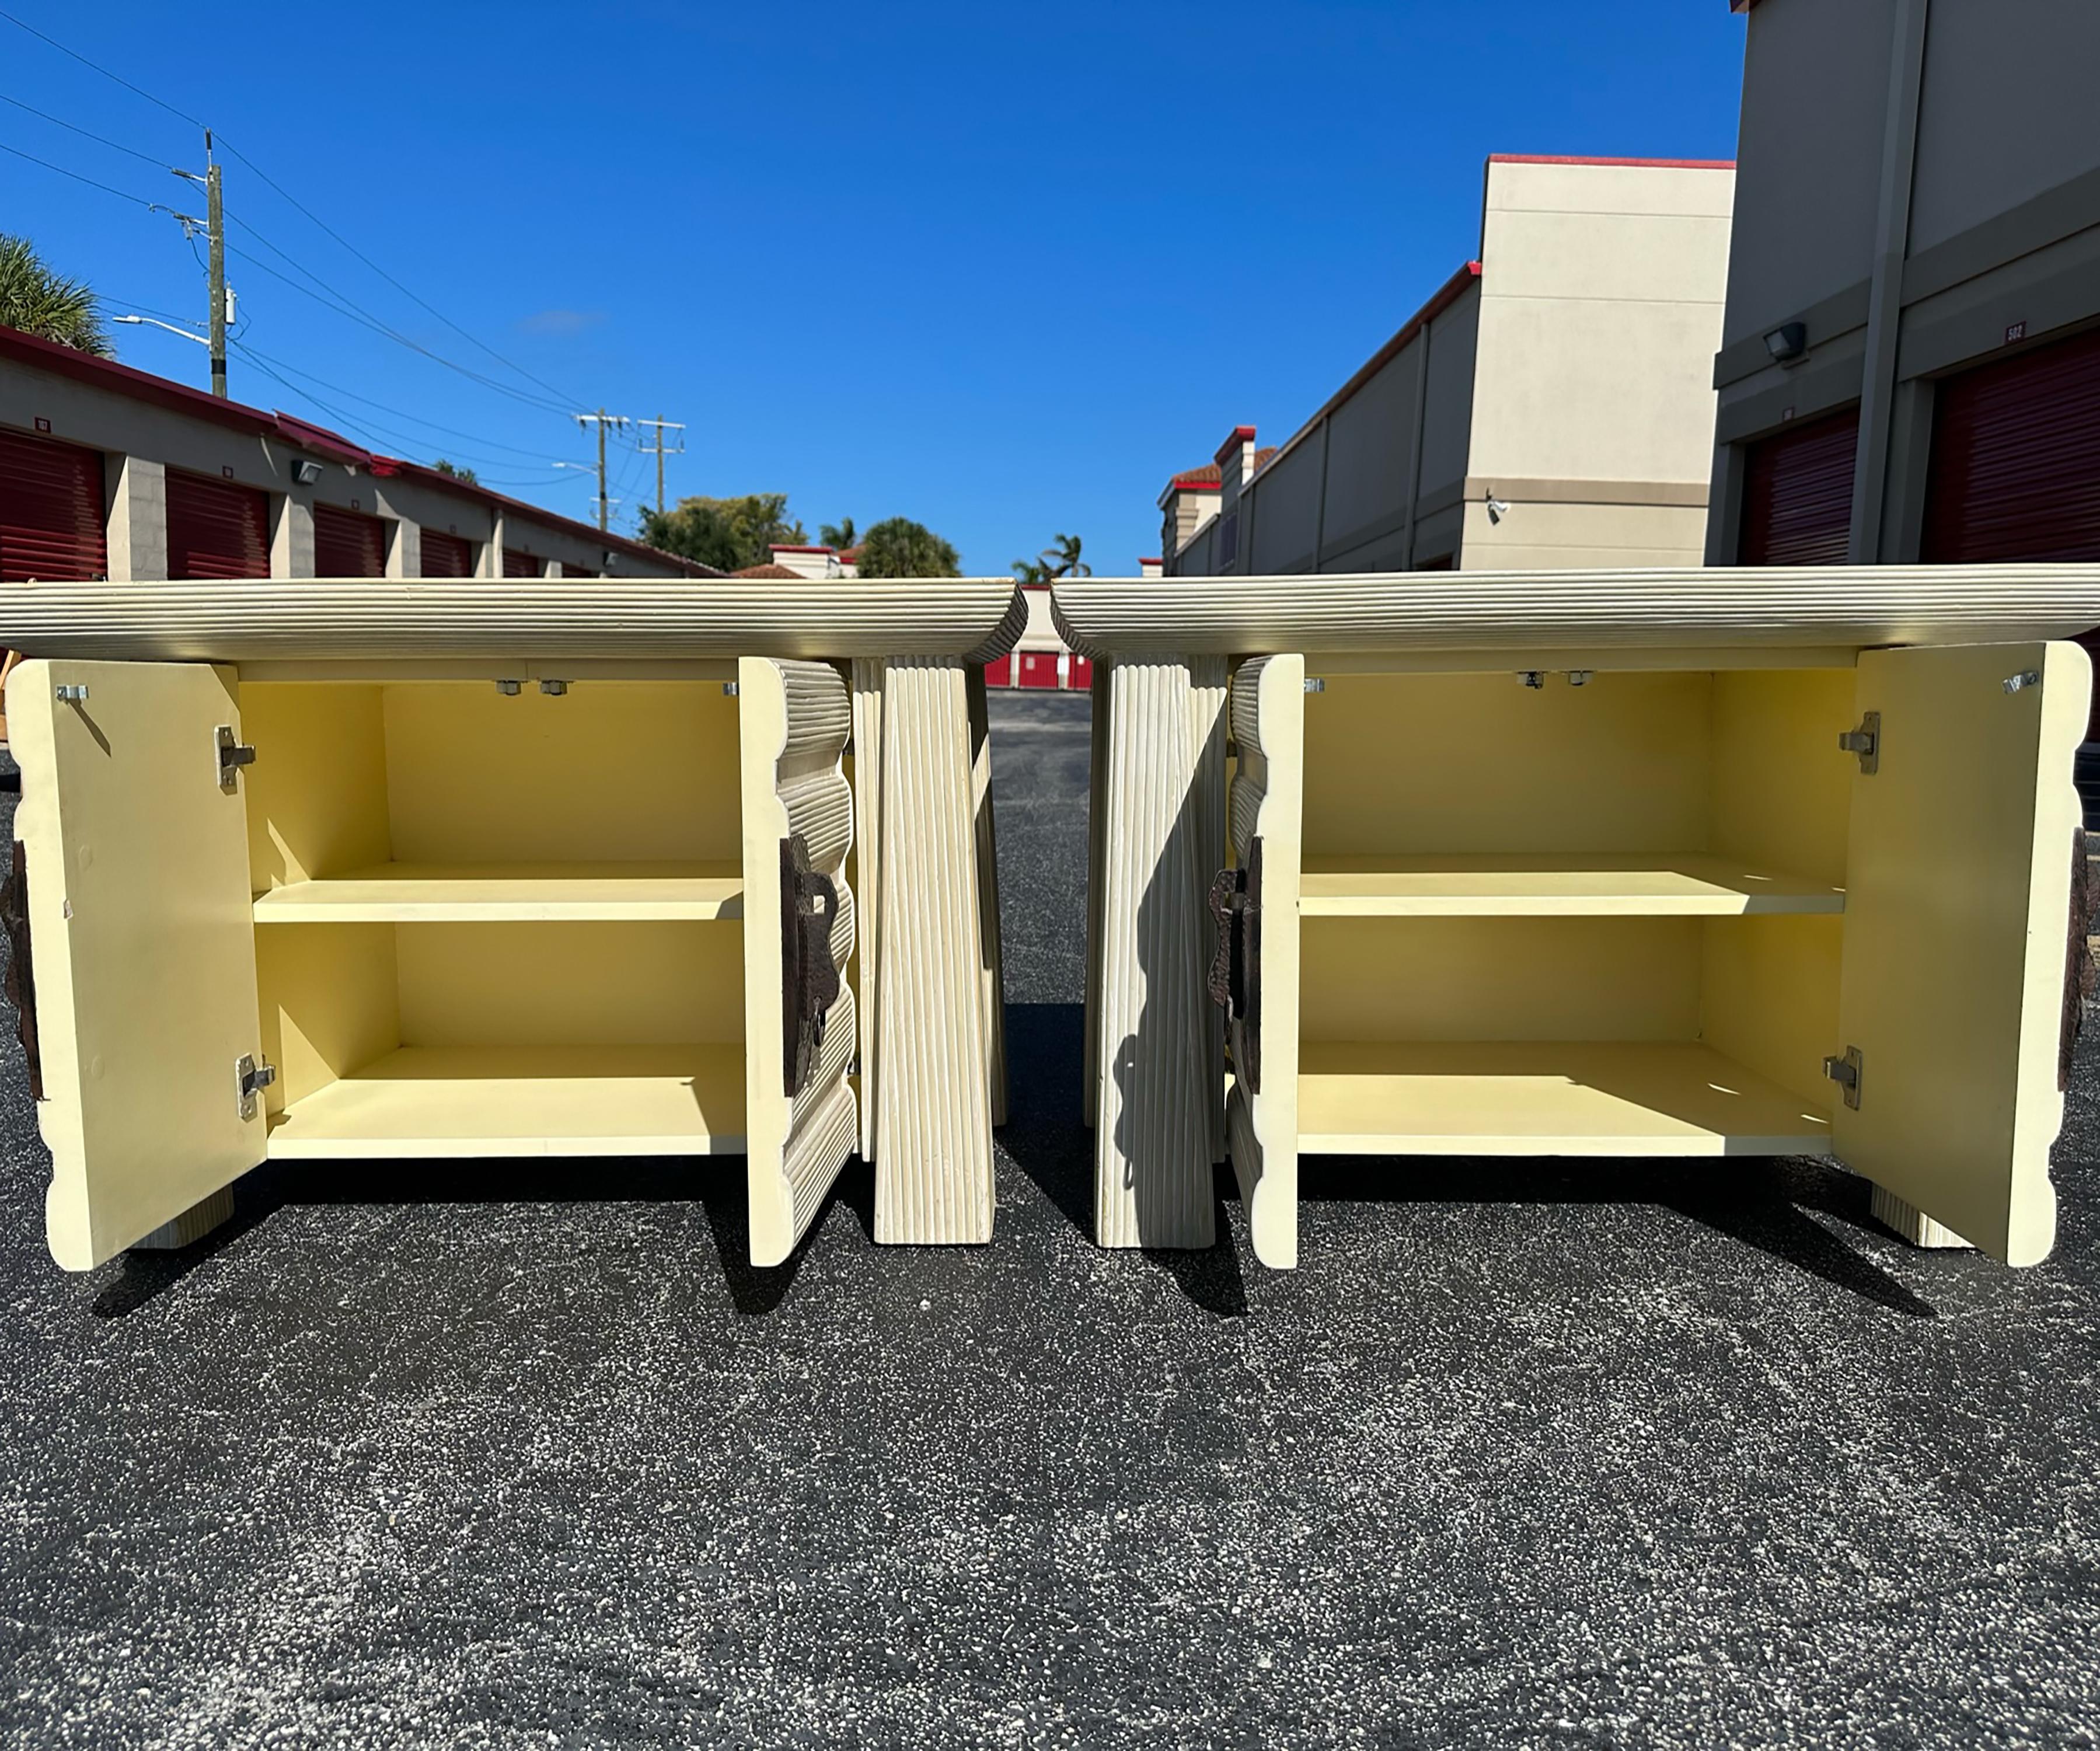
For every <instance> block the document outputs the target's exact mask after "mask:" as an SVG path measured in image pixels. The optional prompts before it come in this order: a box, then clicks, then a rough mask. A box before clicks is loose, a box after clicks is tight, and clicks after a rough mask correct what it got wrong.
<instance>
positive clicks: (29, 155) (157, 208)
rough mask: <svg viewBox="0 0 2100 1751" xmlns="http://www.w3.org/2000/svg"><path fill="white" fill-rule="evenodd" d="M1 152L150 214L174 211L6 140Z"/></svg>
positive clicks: (0, 141) (0, 145) (1, 145)
mask: <svg viewBox="0 0 2100 1751" xmlns="http://www.w3.org/2000/svg"><path fill="white" fill-rule="evenodd" d="M5 16H7V15H6V14H5V13H0V18H4V17H5ZM0 152H12V153H13V154H14V155H15V157H17V158H26V159H28V160H29V162H30V163H31V164H40V165H42V166H43V167H44V168H45V169H46V170H55V171H56V172H58V174H60V176H69V177H71V178H72V179H73V180H74V181H75V182H76V183H86V184H87V186H88V187H90V188H99V189H100V190H101V191H102V192H103V193H104V194H105V195H114V196H117V199H118V200H119V201H130V203H131V204H132V205H134V206H140V207H143V208H145V209H146V210H147V211H148V212H149V213H168V212H172V211H173V209H172V208H170V207H165V206H163V205H161V203H160V202H159V201H148V200H147V199H146V198H145V196H143V195H132V194H126V192H124V191H123V190H122V189H121V188H112V187H110V186H109V184H108V183H98V182H97V181H95V179H94V178H93V177H91V176H82V174H80V172H79V171H77V170H68V169H67V168H66V167H65V166H64V165H62V164H53V163H52V162H51V160H50V159H48V158H39V157H38V156H37V155H36V154H35V153H34V152H24V151H23V150H22V148H20V147H19V146H10V145H9V144H8V143H7V142H6V141H5V140H0Z"/></svg>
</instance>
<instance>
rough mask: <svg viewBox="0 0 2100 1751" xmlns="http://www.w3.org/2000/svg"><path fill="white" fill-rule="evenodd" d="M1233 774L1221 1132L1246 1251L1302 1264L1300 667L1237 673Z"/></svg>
mask: <svg viewBox="0 0 2100 1751" xmlns="http://www.w3.org/2000/svg"><path fill="white" fill-rule="evenodd" d="M1231 717H1232V732H1233V742H1234V743H1235V744H1236V745H1237V748H1238V750H1239V766H1238V770H1237V772H1235V773H1234V774H1233V783H1232V789H1231V792H1230V793H1229V796H1228V798H1227V801H1226V814H1227V817H1228V819H1229V827H1230V831H1231V834H1232V841H1233V863H1234V866H1235V867H1234V868H1233V870H1231V871H1226V872H1225V873H1224V874H1221V875H1220V876H1219V878H1218V880H1217V884H1216V885H1215V887H1214V888H1213V889H1211V914H1212V916H1213V918H1214V919H1215V920H1216V923H1217V926H1218V937H1217V956H1216V959H1215V960H1214V961H1213V962H1212V963H1211V1000H1212V1001H1213V1002H1215V1003H1221V1004H1222V1005H1223V1007H1224V1010H1225V1013H1226V1018H1227V1019H1226V1027H1225V1040H1226V1045H1227V1048H1228V1049H1229V1051H1230V1052H1231V1055H1232V1069H1233V1089H1232V1095H1231V1096H1230V1098H1229V1100H1228V1101H1227V1103H1226V1106H1225V1134H1226V1139H1227V1141H1228V1143H1229V1145H1230V1147H1231V1149H1232V1157H1233V1173H1234V1175H1236V1176H1237V1178H1238V1180H1239V1184H1240V1196H1241V1197H1242V1199H1243V1200H1245V1202H1246V1211H1247V1231H1248V1234H1249V1236H1250V1237H1251V1239H1252V1241H1253V1242H1254V1255H1255V1257H1256V1258H1257V1259H1260V1261H1261V1262H1262V1263H1263V1264H1266V1265H1270V1266H1273V1267H1274V1268H1277V1269H1279V1270H1287V1269H1289V1268H1290V1267H1291V1266H1293V1265H1295V1264H1297V1263H1298V896H1299V867H1300V863H1301V847H1302V844H1303V836H1304V820H1303V817H1304V790H1305V659H1304V657H1303V656H1299V655H1286V656H1271V657H1263V658H1260V659H1258V660H1256V661H1254V662H1251V663H1244V664H1241V666H1240V669H1239V673H1237V674H1236V675H1234V676H1233V685H1232V703H1231Z"/></svg>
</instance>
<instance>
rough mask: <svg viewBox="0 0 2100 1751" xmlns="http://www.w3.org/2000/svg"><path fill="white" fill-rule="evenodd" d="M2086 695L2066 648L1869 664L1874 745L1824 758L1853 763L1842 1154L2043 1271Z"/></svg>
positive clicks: (1997, 1253) (1837, 1071) (1962, 1230)
mask: <svg viewBox="0 0 2100 1751" xmlns="http://www.w3.org/2000/svg"><path fill="white" fill-rule="evenodd" d="M2091 690H2092V670H2091V666H2090V664H2089V662H2088V660H2087V659H2086V655H2085V652H2084V651H2081V650H2080V649H2079V647H2078V646H2076V645H2074V644H2069V643H2049V644H2040V643H2035V644H2003V645H1965V646H1941V647H1939V648H1936V649H1913V650H1888V651H1864V652H1862V653H1861V655H1860V668H1859V695H1858V703H1859V708H1860V714H1861V726H1862V728H1863V729H1864V730H1867V731H1868V732H1869V733H1870V734H1871V735H1872V737H1873V743H1872V746H1871V748H1866V747H1858V746H1855V748H1854V749H1852V750H1851V752H1844V753H1840V754H1839V755H1838V756H1837V757H1839V758H1844V759H1850V758H1852V757H1854V756H1855V755H1856V756H1857V757H1858V758H1859V760H1860V768H1861V770H1860V771H1859V773H1858V774H1857V775H1856V776H1855V778H1853V780H1852V809H1851V846H1850V858H1849V870H1848V876H1847V881H1846V888H1847V893H1846V901H1845V934H1844V962H1843V968H1842V976H1841V986H1840V997H1839V1004H1838V1008H1839V1015H1838V1021H1839V1028H1840V1031H1841V1033H1842V1039H1841V1040H1839V1041H1838V1042H1833V1048H1832V1049H1833V1055H1834V1059H1835V1061H1833V1064H1832V1065H1831V1066H1830V1068H1831V1070H1832V1071H1833V1074H1834V1075H1835V1077H1836V1078H1837V1079H1838V1083H1839V1087H1840V1090H1841V1091H1842V1099H1840V1100H1838V1101H1837V1102H1836V1103H1835V1104H1834V1110H1833V1121H1834V1122H1833V1137H1834V1140H1835V1143H1836V1148H1837V1153H1838V1158H1840V1159H1841V1160H1842V1161H1843V1162H1845V1163H1846V1165H1847V1166H1848V1167H1852V1168H1853V1169H1855V1171H1858V1172H1860V1173H1862V1174H1864V1175H1866V1176H1867V1177H1868V1178H1869V1179H1870V1180H1873V1181H1874V1182H1875V1183H1876V1184H1877V1185H1879V1186H1880V1187H1882V1189H1883V1190H1884V1191H1886V1192H1887V1193H1891V1194H1893V1195H1894V1196H1895V1197H1897V1198H1899V1199H1900V1200H1902V1201H1903V1202H1906V1203H1908V1204H1910V1205H1912V1206H1914V1207H1915V1208H1916V1209H1917V1210H1919V1211H1922V1212H1924V1213H1925V1215H1928V1216H1930V1217H1931V1218H1933V1219H1934V1220H1936V1221H1938V1222H1939V1223H1941V1224H1944V1225H1945V1226H1946V1227H1948V1228H1952V1230H1953V1231H1954V1232H1955V1233H1957V1234H1959V1235H1961V1237H1963V1238H1965V1240H1967V1241H1968V1242H1969V1243H1970V1245H1972V1246H1977V1247H1979V1248H1981V1249H1982V1250H1983V1251H1985V1252H1988V1253H1989V1254H1991V1255H1992V1256H1994V1257H1996V1258H1999V1259H2004V1260H2005V1261H2006V1262H2007V1263H2008V1264H2035V1263H2036V1262H2037V1261H2039V1260H2040V1259H2043V1258H2045V1257H2046V1256H2047V1255H2048V1253H2049V1248H2050V1246H2052V1245H2053V1244H2054V1240H2055V1236H2056V1194H2055V1192H2054V1189H2053V1188H2052V1187H2051V1186H2050V1184H2049V1146H2050V1145H2051V1144H2053V1143H2054V1141H2055V1140H2056V1136H2057V1133H2058V1131H2059V1130H2060V1129H2061V1128H2062V1127H2063V1082H2062V1080H2061V1066H2060V1064H2059V1050H2060V1047H2061V1046H2062V1044H2063V1038H2064V1030H2063V1017H2064V1013H2065V1010H2064V1005H2065V977H2066V964H2067V935H2068V934H2069V933H2071V932H2072V931H2074V930H2075V931H2076V933H2077V934H2079V935H2080V936H2081V937H2082V935H2083V925H2082V921H2081V922H2080V923H2079V924H2072V923H2071V918H2070V908H2071V858H2072V855H2073V842H2074V839H2075V837H2076V830H2077V828H2078V826H2079V823H2080V809H2079V801H2078V796H2077V793H2076V791H2074V790H2073V789H2072V787H2071V758H2072V755H2073V753H2074V752H2075V751H2076V748H2077V746H2078V742H2079V738H2080V735H2081V734H2083V733H2084V730H2085V720H2086V709H2087V702H2088V699H2089V695H2090V693H2091ZM1869 713H1873V714H1877V715H1876V716H1874V717H1869V716H1868V714H1869ZM1868 768H1871V769H1872V770H1867V769H1868Z"/></svg>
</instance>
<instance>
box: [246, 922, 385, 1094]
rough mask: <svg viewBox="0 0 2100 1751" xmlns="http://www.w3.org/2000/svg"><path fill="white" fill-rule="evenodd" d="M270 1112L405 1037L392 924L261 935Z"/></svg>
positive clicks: (258, 975) (258, 948)
mask: <svg viewBox="0 0 2100 1751" xmlns="http://www.w3.org/2000/svg"><path fill="white" fill-rule="evenodd" d="M255 984H256V990H257V995H258V999H260V1002H261V1005H262V1056H264V1057H265V1058H267V1060H268V1061H270V1062H271V1063H272V1064H274V1065H276V1066H277V1080H276V1082H274V1083H271V1085H270V1087H268V1088H267V1089H266V1090H265V1091H264V1099H265V1100H266V1102H267V1107H268V1110H269V1111H271V1112H272V1113H281V1112H282V1111H284V1109H285V1106H286V1105H288V1104H289V1102H291V1101H293V1100H300V1099H302V1098H303V1097H304V1096H307V1095H310V1094H311V1093H313V1092H315V1090H316V1089H319V1088H324V1087H327V1086H328V1085H329V1083H332V1082H334V1081H335V1080H336V1079H337V1078H339V1077H342V1076H346V1075H348V1074H350V1073H351V1071H352V1070H356V1069H358V1068H359V1067H360V1065H366V1064H369V1063H370V1062H371V1061H373V1059H374V1058H377V1057H381V1056H384V1055H385V1054H386V1053H387V1052H391V1051H393V1050H394V1048H395V1047H397V1046H399V1044H400V1043H401V1012H400V1005H399V999H398V997H397V995H396V986H395V963H394V927H393V926H392V925H391V924H276V925H272V926H271V928H268V929H267V930H258V931H257V932H256V933H255Z"/></svg>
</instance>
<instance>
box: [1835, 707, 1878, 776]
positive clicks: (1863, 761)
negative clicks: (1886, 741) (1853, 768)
mask: <svg viewBox="0 0 2100 1751" xmlns="http://www.w3.org/2000/svg"><path fill="white" fill-rule="evenodd" d="M1838 747H1840V748H1842V749H1843V750H1844V751H1845V752H1846V753H1848V754H1857V755H1858V756H1860V771H1862V772H1877V771H1879V770H1881V765H1882V714H1881V713H1880V712H1868V713H1867V715H1866V716H1865V717H1862V718H1861V719H1860V727H1859V728H1858V729H1856V730H1846V731H1845V733H1844V734H1842V735H1841V736H1839V737H1838Z"/></svg>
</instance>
